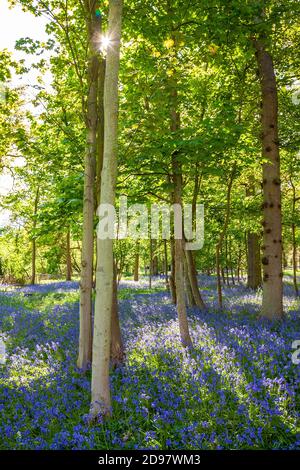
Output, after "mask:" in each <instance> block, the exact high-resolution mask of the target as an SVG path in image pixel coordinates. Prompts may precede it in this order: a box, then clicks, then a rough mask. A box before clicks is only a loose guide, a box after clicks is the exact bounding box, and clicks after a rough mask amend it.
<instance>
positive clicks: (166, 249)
mask: <svg viewBox="0 0 300 470" xmlns="http://www.w3.org/2000/svg"><path fill="white" fill-rule="evenodd" d="M164 269H165V283H166V288H167V290H169V278H168V247H167V240H164Z"/></svg>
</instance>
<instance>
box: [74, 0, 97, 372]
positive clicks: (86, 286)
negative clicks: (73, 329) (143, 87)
mask: <svg viewBox="0 0 300 470" xmlns="http://www.w3.org/2000/svg"><path fill="white" fill-rule="evenodd" d="M85 9H86V16H87V29H88V37H89V58H88V59H89V63H88V80H87V81H88V99H87V113H86V131H87V143H86V154H85V162H84V195H83V233H82V252H81V274H80V312H79V318H80V326H79V353H78V359H77V366H78V367H79V368H80V369H81V370H83V371H85V370H86V369H87V368H88V366H89V365H90V364H91V360H92V289H93V252H94V184H95V167H96V149H97V114H98V113H97V93H98V72H99V56H98V54H99V52H98V46H99V44H98V39H99V34H100V30H101V18H99V17H98V16H96V9H97V2H96V0H95V1H94V0H93V1H91V2H90V1H88V0H86V1H85Z"/></svg>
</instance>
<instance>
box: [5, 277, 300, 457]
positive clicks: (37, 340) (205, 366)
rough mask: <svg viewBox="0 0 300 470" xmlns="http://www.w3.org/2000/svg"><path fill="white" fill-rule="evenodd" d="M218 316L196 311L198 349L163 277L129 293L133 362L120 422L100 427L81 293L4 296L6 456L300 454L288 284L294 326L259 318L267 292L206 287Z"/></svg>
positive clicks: (129, 285) (118, 399) (116, 396)
mask: <svg viewBox="0 0 300 470" xmlns="http://www.w3.org/2000/svg"><path fill="white" fill-rule="evenodd" d="M199 284H200V286H201V291H202V293H203V296H204V300H205V302H206V304H207V305H208V307H209V308H208V311H207V312H198V311H197V310H195V309H189V321H190V329H191V336H192V338H193V343H194V349H193V350H188V349H185V348H184V347H182V345H181V344H180V340H179V334H178V326H177V321H176V309H175V307H174V305H172V303H171V301H170V297H169V295H168V294H167V293H166V291H165V290H164V286H163V280H159V279H158V280H155V281H154V283H153V286H154V288H153V290H152V291H149V289H148V284H147V281H146V280H144V281H141V282H139V283H134V282H133V281H129V280H128V281H124V282H122V283H121V284H120V291H119V298H120V302H119V305H120V321H121V327H122V332H123V336H124V340H125V344H126V353H127V361H126V365H125V366H124V367H122V368H120V369H117V370H115V371H113V372H112V374H111V386H112V396H113V417H112V419H111V420H110V421H107V422H103V423H102V422H99V423H98V424H97V425H96V426H89V425H88V424H87V423H86V417H87V413H88V410H89V399H90V372H88V374H87V376H83V375H82V374H80V372H79V371H78V369H76V366H75V363H76V353H77V343H78V326H79V318H78V310H79V306H78V297H79V294H78V284H77V283H73V282H57V283H49V284H42V285H38V286H34V287H31V286H27V287H24V288H14V289H13V288H11V287H8V286H6V287H5V286H2V287H1V290H0V337H2V338H3V339H4V341H5V343H6V347H7V362H6V364H4V365H1V364H0V416H1V419H0V436H1V439H0V449H114V448H115V449H121V448H127V449H156V448H157V449H249V448H251V449H299V448H300V427H299V426H300V424H299V423H300V420H299V418H300V388H299V387H300V365H296V364H293V362H292V353H293V349H292V343H293V341H294V340H300V305H299V300H298V301H296V300H295V297H294V293H293V288H292V285H291V281H290V278H286V285H285V297H284V304H285V310H286V313H287V316H286V320H285V321H284V322H283V323H276V322H275V323H273V322H268V321H266V320H262V319H260V318H259V307H260V302H261V293H260V292H252V291H250V290H248V289H247V288H246V287H245V286H244V285H240V284H239V285H235V286H231V287H225V288H224V298H225V308H224V311H222V312H220V311H218V309H217V302H216V287H215V284H216V282H215V278H213V277H205V276H203V277H201V278H200V279H199Z"/></svg>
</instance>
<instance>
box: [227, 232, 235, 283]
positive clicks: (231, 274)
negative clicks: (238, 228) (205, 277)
mask: <svg viewBox="0 0 300 470" xmlns="http://www.w3.org/2000/svg"><path fill="white" fill-rule="evenodd" d="M228 248H229V267H230V276H231V282H232V285H233V286H234V285H235V279H234V271H233V261H232V240H231V237H229V242H228Z"/></svg>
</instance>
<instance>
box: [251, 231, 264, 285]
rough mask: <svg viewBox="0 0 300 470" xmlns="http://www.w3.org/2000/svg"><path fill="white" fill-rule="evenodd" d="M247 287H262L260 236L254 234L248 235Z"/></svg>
mask: <svg viewBox="0 0 300 470" xmlns="http://www.w3.org/2000/svg"><path fill="white" fill-rule="evenodd" d="M247 261H248V262H247V269H248V273H247V277H248V281H247V286H248V287H249V288H250V289H257V288H258V287H260V286H261V282H262V279H261V261H260V243H259V235H257V234H256V233H254V232H248V234H247Z"/></svg>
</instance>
